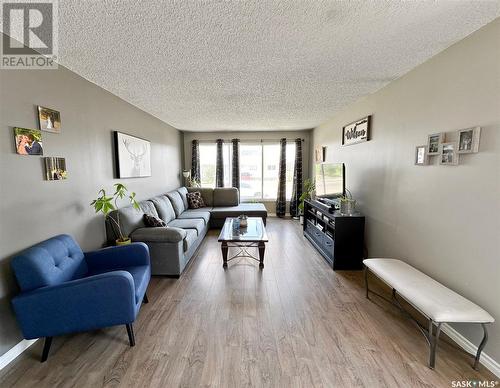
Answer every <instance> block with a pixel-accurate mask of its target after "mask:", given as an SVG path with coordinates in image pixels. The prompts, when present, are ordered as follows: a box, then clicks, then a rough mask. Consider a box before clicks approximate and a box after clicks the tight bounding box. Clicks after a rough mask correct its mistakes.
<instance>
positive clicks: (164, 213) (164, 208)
mask: <svg viewBox="0 0 500 388" xmlns="http://www.w3.org/2000/svg"><path fill="white" fill-rule="evenodd" d="M151 202H153V203H154V205H155V207H156V211H157V212H158V216H160V218H161V219H162V220H163V221H165V222H166V223H167V224H168V223H169V222H170V221H172V220H173V219H174V218H175V212H174V208H173V207H172V203H171V202H170V199H168V197H167V196H166V195H159V196H158V197H154V198H151Z"/></svg>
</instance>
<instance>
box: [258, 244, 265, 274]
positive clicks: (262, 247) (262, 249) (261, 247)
mask: <svg viewBox="0 0 500 388" xmlns="http://www.w3.org/2000/svg"><path fill="white" fill-rule="evenodd" d="M265 251H266V245H265V244H264V243H263V242H260V243H259V259H260V263H259V268H260V269H263V268H264V252H265Z"/></svg>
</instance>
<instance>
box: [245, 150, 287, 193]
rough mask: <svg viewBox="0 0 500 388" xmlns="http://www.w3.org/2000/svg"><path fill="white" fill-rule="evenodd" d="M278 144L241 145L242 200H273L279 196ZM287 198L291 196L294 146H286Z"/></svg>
mask: <svg viewBox="0 0 500 388" xmlns="http://www.w3.org/2000/svg"><path fill="white" fill-rule="evenodd" d="M279 159H280V145H279V143H258V144H241V146H240V182H241V183H240V190H241V198H242V199H257V200H273V199H276V196H277V194H278V174H279ZM286 159H287V163H286V198H287V200H289V199H290V198H291V196H292V183H293V169H294V165H295V143H290V144H287V146H286Z"/></svg>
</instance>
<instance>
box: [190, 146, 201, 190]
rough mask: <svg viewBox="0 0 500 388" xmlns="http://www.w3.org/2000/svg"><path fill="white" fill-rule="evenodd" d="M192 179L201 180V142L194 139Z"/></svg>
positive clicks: (192, 147)
mask: <svg viewBox="0 0 500 388" xmlns="http://www.w3.org/2000/svg"><path fill="white" fill-rule="evenodd" d="M191 179H192V180H193V181H196V182H200V181H201V177H200V142H199V141H198V140H193V142H192V144H191Z"/></svg>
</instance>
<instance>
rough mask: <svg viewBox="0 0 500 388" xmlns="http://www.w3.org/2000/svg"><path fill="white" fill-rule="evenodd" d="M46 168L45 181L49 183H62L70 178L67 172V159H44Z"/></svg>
mask: <svg viewBox="0 0 500 388" xmlns="http://www.w3.org/2000/svg"><path fill="white" fill-rule="evenodd" d="M43 165H44V167H45V179H46V180H48V181H62V180H65V179H67V178H68V171H67V170H66V159H64V158H55V157H46V158H43Z"/></svg>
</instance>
